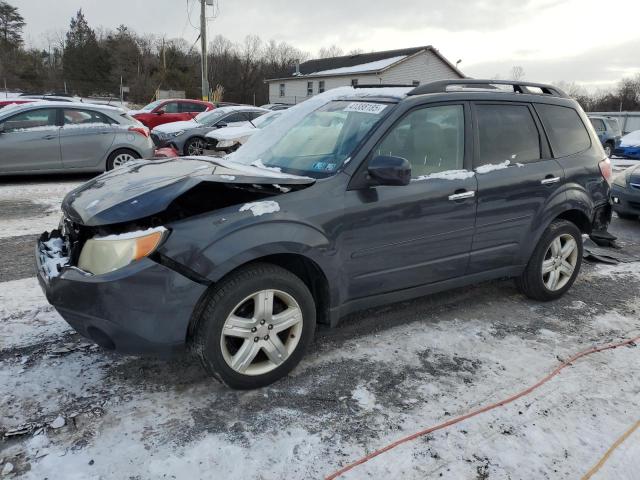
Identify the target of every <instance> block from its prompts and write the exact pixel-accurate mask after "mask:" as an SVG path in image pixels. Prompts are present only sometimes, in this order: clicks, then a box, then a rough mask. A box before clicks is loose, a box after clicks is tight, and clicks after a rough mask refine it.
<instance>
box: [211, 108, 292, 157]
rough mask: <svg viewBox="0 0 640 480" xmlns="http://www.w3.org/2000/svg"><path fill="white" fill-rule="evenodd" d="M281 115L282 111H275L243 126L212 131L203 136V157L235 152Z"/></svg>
mask: <svg viewBox="0 0 640 480" xmlns="http://www.w3.org/2000/svg"><path fill="white" fill-rule="evenodd" d="M283 113H284V110H275V111H272V112H270V113H267V114H266V115H262V116H261V117H258V118H256V119H255V120H253V121H251V122H247V123H246V124H244V125H240V126H235V125H234V126H228V127H225V128H220V129H218V130H212V131H211V132H209V133H207V134H206V135H205V141H206V145H205V150H204V153H205V155H214V156H223V155H226V154H228V153H231V152H233V151H235V150H237V149H238V148H240V146H242V145H243V144H244V143H245V142H246V141H247V140H248V139H249V137H251V136H252V135H253V134H254V133H256V132H257V131H258V130H260V129H262V128H264V127H266V126H267V125H269V124H271V123H272V122H273V121H274V120H275V119H276V118H278V117H279V116H280V115H282V114H283Z"/></svg>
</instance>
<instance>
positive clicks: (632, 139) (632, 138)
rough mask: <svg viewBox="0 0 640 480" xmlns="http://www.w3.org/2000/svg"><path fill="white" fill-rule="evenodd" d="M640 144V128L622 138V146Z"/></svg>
mask: <svg viewBox="0 0 640 480" xmlns="http://www.w3.org/2000/svg"><path fill="white" fill-rule="evenodd" d="M636 145H640V130H636V131H635V132H631V133H627V134H626V135H625V136H624V137H622V138H621V139H620V146H621V147H628V146H632V147H635V146H636Z"/></svg>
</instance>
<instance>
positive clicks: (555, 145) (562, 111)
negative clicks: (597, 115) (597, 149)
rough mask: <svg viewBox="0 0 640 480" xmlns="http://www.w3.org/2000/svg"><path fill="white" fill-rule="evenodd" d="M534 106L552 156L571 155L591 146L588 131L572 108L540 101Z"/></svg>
mask: <svg viewBox="0 0 640 480" xmlns="http://www.w3.org/2000/svg"><path fill="white" fill-rule="evenodd" d="M535 108H536V110H537V111H538V113H539V114H540V118H541V119H542V124H543V125H544V129H545V130H546V131H547V136H548V137H549V142H551V149H552V150H553V156H554V157H556V158H558V157H566V156H568V155H573V154H575V153H579V152H583V151H585V150H586V149H588V148H589V147H590V146H591V139H590V138H589V133H588V132H587V129H586V127H585V126H584V124H583V123H582V120H581V119H580V116H579V115H578V112H576V111H575V110H574V109H573V108H570V107H561V106H558V105H545V104H541V103H540V104H536V106H535Z"/></svg>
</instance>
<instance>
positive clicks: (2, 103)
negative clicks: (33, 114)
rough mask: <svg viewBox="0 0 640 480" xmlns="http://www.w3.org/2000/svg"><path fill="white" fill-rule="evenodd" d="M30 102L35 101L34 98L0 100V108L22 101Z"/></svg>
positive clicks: (18, 103)
mask: <svg viewBox="0 0 640 480" xmlns="http://www.w3.org/2000/svg"><path fill="white" fill-rule="evenodd" d="M30 102H35V100H18V99H17V98H12V99H11V100H0V108H4V107H6V106H7V105H20V104H22V103H30Z"/></svg>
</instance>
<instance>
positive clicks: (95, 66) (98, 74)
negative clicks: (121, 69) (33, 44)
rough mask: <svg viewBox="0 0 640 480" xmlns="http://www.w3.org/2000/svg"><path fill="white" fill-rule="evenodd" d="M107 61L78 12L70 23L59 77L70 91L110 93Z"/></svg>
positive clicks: (85, 21) (104, 50) (80, 13)
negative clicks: (108, 91)
mask: <svg viewBox="0 0 640 480" xmlns="http://www.w3.org/2000/svg"><path fill="white" fill-rule="evenodd" d="M110 60H111V59H110V58H109V53H108V51H107V50H106V49H105V48H104V47H103V46H101V45H100V44H99V43H98V40H97V38H96V33H95V32H94V31H93V29H91V27H89V24H88V22H87V20H86V18H85V17H84V14H83V13H82V9H80V10H78V13H77V14H76V16H75V18H72V19H71V23H70V25H69V31H68V32H67V36H66V42H65V47H64V57H63V73H64V78H65V80H67V81H68V82H69V83H70V84H71V87H72V88H73V89H74V90H75V91H78V92H79V93H81V94H83V95H89V94H92V93H101V92H102V91H104V90H109V89H111V87H112V86H111V85H109V74H110V72H111V61H110Z"/></svg>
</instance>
